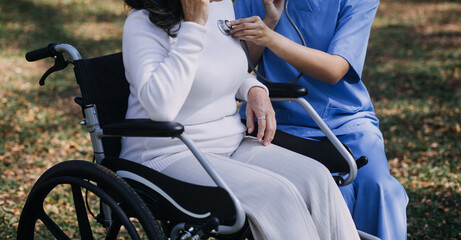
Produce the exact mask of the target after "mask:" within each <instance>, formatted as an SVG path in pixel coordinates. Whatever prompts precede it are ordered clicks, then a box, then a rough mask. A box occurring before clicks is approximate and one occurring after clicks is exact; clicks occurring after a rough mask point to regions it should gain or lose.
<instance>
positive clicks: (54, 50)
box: [26, 43, 82, 86]
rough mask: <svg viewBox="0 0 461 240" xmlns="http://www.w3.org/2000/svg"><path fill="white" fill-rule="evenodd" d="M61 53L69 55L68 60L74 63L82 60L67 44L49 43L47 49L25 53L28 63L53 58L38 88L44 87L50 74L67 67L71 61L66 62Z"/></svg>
mask: <svg viewBox="0 0 461 240" xmlns="http://www.w3.org/2000/svg"><path fill="white" fill-rule="evenodd" d="M63 53H67V54H68V55H70V59H71V60H73V61H75V60H79V59H82V57H81V56H80V53H79V52H78V51H77V49H75V48H74V47H73V46H71V45H69V44H55V43H50V44H48V46H47V47H44V48H40V49H36V50H33V51H30V52H28V53H26V60H27V61H29V62H34V61H38V60H41V59H44V58H48V57H52V58H54V66H52V67H51V68H50V69H48V71H46V72H45V74H43V76H42V77H41V78H40V81H39V84H40V86H43V85H45V79H46V78H47V77H48V76H49V75H50V74H52V73H53V72H57V71H60V70H62V69H64V68H66V67H67V65H68V64H69V63H71V61H68V60H66V59H65V58H64V56H63Z"/></svg>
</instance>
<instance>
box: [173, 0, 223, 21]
mask: <svg viewBox="0 0 461 240" xmlns="http://www.w3.org/2000/svg"><path fill="white" fill-rule="evenodd" d="M220 1H222V0H181V5H182V11H183V13H184V21H186V22H187V21H189V22H195V23H198V24H200V25H203V26H205V24H206V22H207V20H208V13H209V5H210V3H211V2H220Z"/></svg>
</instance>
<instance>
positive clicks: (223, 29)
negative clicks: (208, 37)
mask: <svg viewBox="0 0 461 240" xmlns="http://www.w3.org/2000/svg"><path fill="white" fill-rule="evenodd" d="M228 22H229V21H227V20H218V28H219V30H220V31H221V32H222V34H224V35H226V36H229V35H230V30H231V29H230V27H229V26H227V23H228Z"/></svg>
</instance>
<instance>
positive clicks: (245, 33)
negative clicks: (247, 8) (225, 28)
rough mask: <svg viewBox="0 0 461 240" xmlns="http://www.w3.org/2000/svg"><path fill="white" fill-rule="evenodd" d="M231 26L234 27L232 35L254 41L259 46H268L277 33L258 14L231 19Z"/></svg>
mask: <svg viewBox="0 0 461 240" xmlns="http://www.w3.org/2000/svg"><path fill="white" fill-rule="evenodd" d="M229 27H231V28H232V30H231V31H230V33H231V35H232V37H236V38H239V39H241V40H246V41H250V42H253V43H254V44H256V45H258V46H264V47H267V46H268V45H270V43H271V41H273V40H274V37H275V35H277V33H276V32H274V30H272V29H270V28H269V27H268V26H267V25H266V24H265V23H264V22H263V21H262V20H261V18H259V17H258V16H253V17H249V18H241V19H238V20H234V21H230V23H229Z"/></svg>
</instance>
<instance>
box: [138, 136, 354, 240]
mask: <svg viewBox="0 0 461 240" xmlns="http://www.w3.org/2000/svg"><path fill="white" fill-rule="evenodd" d="M205 156H206V157H207V158H208V160H209V161H210V163H211V164H212V166H213V167H214V169H215V170H216V171H217V172H218V174H219V175H220V176H221V177H222V179H223V180H224V181H225V182H226V184H227V185H228V186H229V188H231V190H232V191H233V192H234V194H235V195H236V197H237V198H238V199H239V200H240V202H241V204H242V207H243V208H244V210H245V212H246V214H247V217H248V219H249V223H250V227H251V230H252V233H253V236H254V238H255V240H262V239H270V240H301V239H338V240H339V239H341V240H348V239H359V236H358V233H357V230H356V227H355V225H354V222H353V220H352V217H351V215H350V213H349V210H348V208H347V206H346V203H345V201H344V199H343V197H342V195H341V193H340V191H339V189H338V187H337V186H336V183H335V182H334V181H333V178H332V176H331V174H330V172H329V171H328V169H326V168H325V167H324V166H323V165H322V164H320V163H318V162H317V161H315V160H313V159H310V158H308V157H305V156H303V155H300V154H297V153H294V152H291V151H289V150H286V149H284V148H281V147H278V146H276V145H274V144H271V145H269V146H266V147H264V146H262V145H261V144H260V143H258V142H257V141H256V139H254V138H252V137H247V138H245V139H244V140H243V141H242V143H241V144H240V146H239V148H238V149H237V150H236V151H235V152H233V153H229V154H226V155H223V154H213V153H205ZM144 164H145V165H146V166H148V167H151V168H153V169H156V170H159V171H160V172H162V173H163V174H166V175H168V176H170V177H173V178H176V179H178V180H182V181H185V182H190V183H194V184H199V185H205V186H215V184H214V182H213V180H212V179H211V178H210V177H209V176H208V174H207V173H206V171H205V170H204V169H203V168H202V166H201V165H200V163H199V162H198V160H197V159H195V157H194V156H193V155H192V154H191V153H190V152H189V151H186V152H181V153H176V154H172V155H168V156H161V157H157V158H155V159H153V160H151V161H147V162H144Z"/></svg>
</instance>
